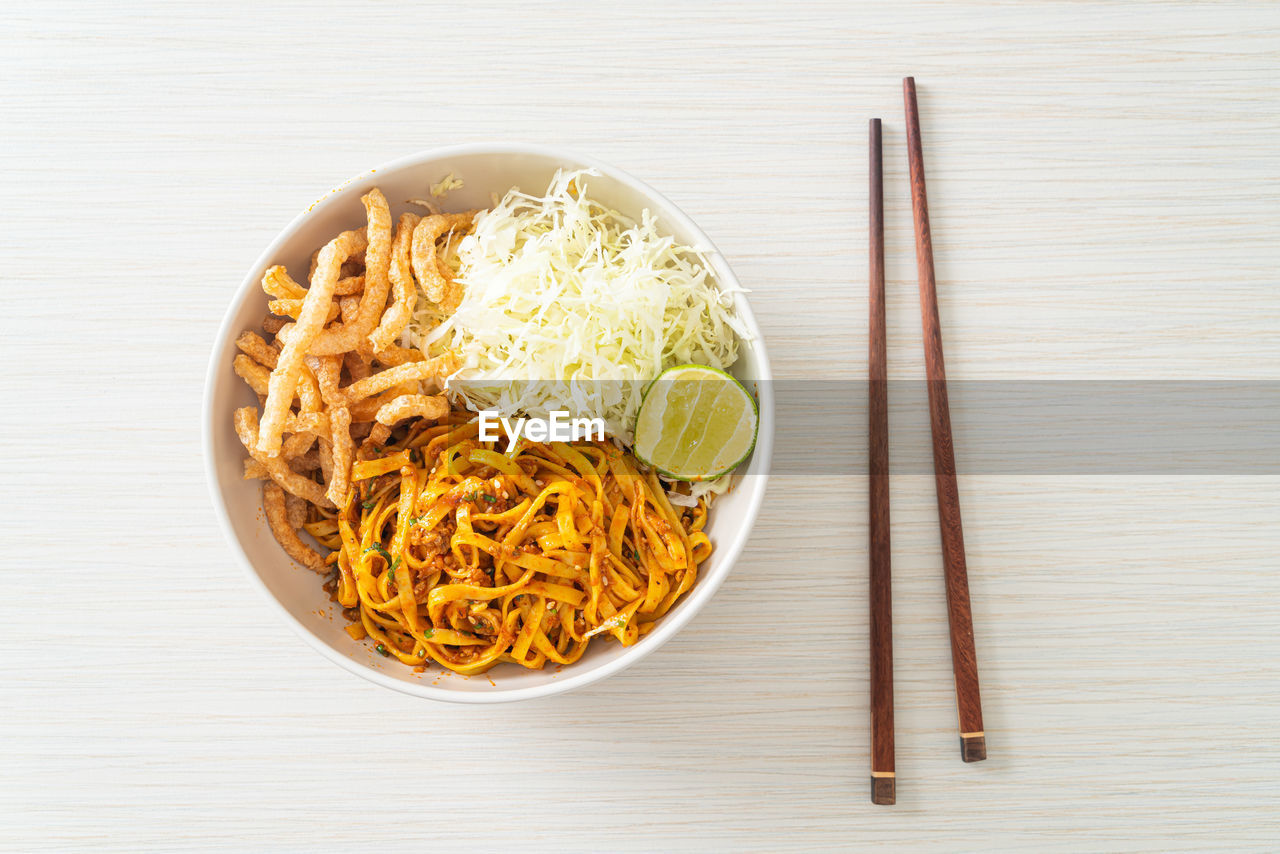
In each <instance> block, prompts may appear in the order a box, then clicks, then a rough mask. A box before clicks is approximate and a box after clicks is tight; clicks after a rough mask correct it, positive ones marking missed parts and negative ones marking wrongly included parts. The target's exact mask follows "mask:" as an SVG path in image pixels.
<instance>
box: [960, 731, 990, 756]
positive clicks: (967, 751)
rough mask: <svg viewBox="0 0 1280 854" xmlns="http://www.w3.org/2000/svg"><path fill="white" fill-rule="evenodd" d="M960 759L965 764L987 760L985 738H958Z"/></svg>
mask: <svg viewBox="0 0 1280 854" xmlns="http://www.w3.org/2000/svg"><path fill="white" fill-rule="evenodd" d="M960 758H961V759H963V760H964V761H965V762H981V761H982V760H984V759H986V758H987V736H986V735H985V734H983V735H962V736H960Z"/></svg>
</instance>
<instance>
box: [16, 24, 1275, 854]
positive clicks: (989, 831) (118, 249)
mask: <svg viewBox="0 0 1280 854" xmlns="http://www.w3.org/2000/svg"><path fill="white" fill-rule="evenodd" d="M907 74H913V75H914V76H915V77H916V80H917V82H918V85H919V88H920V100H921V110H922V113H923V116H924V138H925V147H926V151H925V156H926V162H927V166H928V174H929V178H930V182H929V192H930V202H931V213H932V216H933V226H934V230H935V233H936V236H935V251H936V254H937V264H938V279H939V282H940V285H939V288H940V295H941V296H940V302H941V315H942V322H943V327H944V331H945V335H946V344H947V350H946V355H947V361H948V368H949V371H950V375H951V377H952V379H953V380H967V379H1000V380H1015V381H1016V380H1039V379H1081V380H1088V379H1117V380H1132V381H1135V382H1141V381H1144V380H1149V379H1174V380H1192V379H1239V380H1258V381H1265V380H1273V381H1274V380H1280V279H1278V277H1277V270H1278V269H1280V6H1277V5H1275V4H1267V3H1215V4H1194V3H1150V4H1125V3H1096V4H1095V3H1050V4H1037V3H1025V4H1024V3H994V4H973V3H941V2H939V3H877V4H865V5H858V4H851V3H844V2H797V3H789V4H782V3H770V4H748V3H722V4H705V3H694V2H666V0H652V2H646V3H640V4H636V3H581V4H551V3H547V4H536V3H506V2H482V3H453V4H429V3H420V4H382V5H379V6H377V7H374V8H369V9H362V8H361V7H360V4H354V3H349V4H332V5H327V4H323V5H317V4H308V3H286V4H277V3H265V2H264V3H251V4H249V3H246V4H238V3H189V2H183V3H153V4H140V5H125V6H121V5H117V4H99V3H90V2H74V3H59V2H50V3H38V4H8V5H6V6H5V8H4V10H3V11H0V139H2V140H3V144H2V145H0V167H2V168H0V200H2V204H0V270H2V271H3V273H2V274H0V275H2V277H3V291H2V296H3V309H2V310H0V365H2V366H3V367H2V368H0V394H2V395H3V399H4V403H3V405H0V471H3V478H4V489H3V491H2V492H0V531H2V532H3V542H4V551H5V556H6V559H5V561H4V569H3V572H4V591H5V593H6V602H7V608H6V611H5V615H4V617H3V619H0V849H4V850H12V851H34V850H42V849H53V850H86V851H87V850H92V851H116V850H119V851H141V850H156V851H187V850H190V851H215V850H219V851H271V850H292V851H315V850H326V849H327V850H386V851H406V852H408V851H438V850H466V851H513V850H527V851H574V852H578V851H580V852H599V851H826V850H841V851H847V850H861V849H870V848H872V847H874V846H877V845H882V844H883V845H888V846H892V849H891V850H899V851H914V850H922V851H932V850H937V851H946V850H971V851H1101V850H1152V851H1155V850H1159V851H1173V850H1225V849H1255V850H1268V849H1270V850H1275V847H1276V845H1277V843H1280V739H1278V738H1277V733H1276V729H1277V725H1278V724H1280V615H1278V614H1277V607H1278V606H1280V476H1278V474H1277V472H1276V471H1275V470H1274V469H1269V468H1267V467H1262V468H1261V469H1260V471H1259V472H1257V473H1256V475H1253V476H1241V475H1238V474H1237V475H1226V474H1224V475H1222V476H1196V477H1191V476H1184V475H1178V474H1166V475H1159V474H1142V475H1137V474H1123V473H1121V474H1116V475H1113V476H1101V475H1089V476H1085V475H1070V474H1027V475H1009V474H1006V475H984V474H981V473H978V474H969V475H966V474H965V473H964V466H965V458H964V442H965V441H966V440H965V438H964V437H963V436H958V438H957V441H958V443H959V448H958V450H959V454H958V456H959V466H960V469H961V478H960V483H961V491H962V502H963V508H964V513H965V523H966V527H965V533H966V536H967V540H968V554H969V565H970V573H971V586H972V592H973V601H974V622H975V625H976V629H977V640H978V654H979V661H980V663H981V675H982V687H983V692H984V707H985V713H986V727H987V733H988V739H987V740H988V745H989V751H990V759H989V760H988V761H987V762H985V763H981V764H976V765H963V764H962V763H961V762H960V761H959V758H958V747H957V739H956V733H955V717H954V715H955V712H954V700H953V696H952V691H951V684H950V681H951V680H950V661H949V653H948V647H947V631H946V620H945V610H944V602H943V595H942V592H943V591H942V582H941V566H940V556H939V547H938V532H937V527H936V511H935V507H934V494H933V484H932V479H931V478H930V477H929V476H927V475H923V474H920V475H910V476H902V477H898V478H896V479H895V480H894V482H893V487H892V506H893V525H894V527H893V549H894V552H893V560H894V573H895V575H894V583H895V613H894V617H895V628H896V638H895V641H896V653H897V662H896V672H897V721H898V733H897V734H898V774H899V782H898V804H897V806H896V807H893V808H877V807H873V806H872V805H871V804H870V803H869V800H868V784H867V776H868V755H867V754H868V732H867V730H868V720H867V717H868V712H867V650H866V636H867V614H866V611H867V600H866V587H867V582H866V570H867V567H866V558H865V546H866V537H867V524H866V518H867V505H866V488H867V484H866V480H865V478H863V477H861V476H857V475H855V474H852V473H847V472H845V473H836V474H832V475H830V476H826V477H821V478H802V477H797V476H787V475H786V474H785V473H780V474H779V475H778V476H776V477H775V478H774V479H773V480H772V482H771V484H770V487H769V490H770V491H769V498H768V504H767V507H766V508H765V511H764V513H763V516H762V518H761V519H760V521H759V523H758V524H757V526H756V529H755V532H754V535H753V537H752V540H751V543H750V545H749V547H748V550H747V552H746V554H745V555H744V557H743V559H742V560H741V562H740V563H739V565H738V566H737V567H736V568H735V570H734V572H733V574H732V576H731V577H730V579H729V580H728V582H727V583H726V584H725V586H724V587H723V588H722V590H721V592H720V593H719V594H718V595H717V596H716V598H715V600H714V601H713V602H712V603H711V605H710V606H709V607H708V608H707V609H706V610H705V611H704V612H703V613H702V614H701V615H699V616H698V618H697V619H696V620H695V621H694V622H693V623H692V624H691V625H690V626H689V627H688V628H687V629H686V630H685V631H684V632H683V633H682V634H681V635H680V636H679V637H678V638H677V639H676V640H675V641H673V642H672V643H671V644H670V645H668V646H667V647H665V648H664V649H663V650H661V651H660V652H658V653H657V654H655V655H653V656H651V657H650V658H648V659H646V660H645V661H644V662H642V663H641V664H640V665H639V666H637V667H635V668H634V669H632V670H629V671H627V672H625V673H623V674H621V675H618V676H616V677H614V678H611V679H609V680H607V681H605V682H604V683H600V684H598V685H596V686H593V687H591V688H589V689H585V690H581V691H578V692H576V693H573V694H569V695H565V696H561V697H555V698H551V699H547V700H543V701H536V702H530V703H526V704H517V705H511V706H504V707H497V708H464V707H454V706H450V705H444V704H435V703H431V702H426V701H421V700H415V699H412V698H409V697H406V696H401V695H399V694H396V693H392V692H389V691H387V690H384V689H381V688H378V687H376V686H374V685H371V684H367V683H365V682H364V681H362V680H360V679H358V678H356V677H354V676H351V675H348V674H346V673H344V672H342V671H340V670H338V669H336V668H335V667H333V666H332V665H330V664H328V663H326V662H325V661H323V660H322V659H321V658H320V657H319V656H317V655H315V654H314V653H312V652H311V651H310V650H309V649H308V648H307V647H306V646H305V645H304V644H303V643H302V642H301V641H300V640H299V639H297V638H296V637H294V636H293V635H292V634H291V632H290V631H289V629H288V628H287V627H286V626H285V625H283V623H282V622H281V621H280V620H278V619H277V618H276V617H275V615H274V613H273V612H272V610H271V608H270V607H269V605H268V603H266V602H265V601H263V600H262V599H261V598H260V596H259V595H258V594H257V593H256V592H255V591H254V590H253V589H252V588H251V587H250V586H249V584H248V582H247V580H246V579H245V578H244V576H243V574H242V572H241V570H240V569H239V568H237V567H236V565H235V564H234V563H233V561H232V558H231V555H230V551H229V549H228V548H227V546H226V544H225V543H224V541H223V539H222V535H221V533H220V532H219V530H218V528H217V527H216V525H215V522H214V517H213V512H212V509H211V506H210V502H209V498H208V493H207V489H206V485H205V482H204V476H203V473H202V465H201V450H200V444H199V420H200V402H201V395H202V387H203V380H204V370H205V366H206V360H207V358H208V354H209V350H210V347H211V345H212V342H213V336H214V332H215V330H216V327H217V324H218V323H219V321H220V319H221V317H222V314H223V312H224V310H225V308H226V305H227V303H228V301H229V299H230V297H231V295H232V292H233V289H234V288H235V287H236V285H237V284H238V283H239V281H240V280H241V278H242V276H243V275H244V273H245V270H246V268H247V267H248V266H249V265H250V264H251V263H252V261H253V260H254V258H255V257H256V256H257V254H258V252H259V251H260V250H261V249H262V247H263V246H264V245H266V243H267V242H268V241H270V240H271V239H272V237H273V236H274V235H275V234H276V232H277V231H278V230H279V229H280V228H281V227H283V225H284V224H285V223H287V222H288V221H289V220H290V219H291V218H292V217H293V216H294V215H295V214H296V213H297V212H298V211H299V210H301V209H303V208H304V207H306V206H307V205H308V204H309V203H311V202H312V201H313V200H315V199H316V198H317V197H319V196H320V195H321V194H322V193H323V192H325V191H326V190H327V189H328V188H329V187H331V186H334V185H336V184H338V183H340V182H341V181H342V180H344V179H345V178H347V177H348V176H351V175H354V174H357V173H359V172H361V171H363V170H364V169H366V168H369V167H370V166H374V165H376V164H378V163H381V162H385V161H388V160H391V159H394V158H396V157H399V156H402V155H405V154H407V153H411V152H414V151H417V150H421V149H425V148H430V147H433V146H437V145H444V144H451V143H458V142H467V141H477V140H487V139H493V140H524V141H532V142H541V143H547V144H562V145H568V146H571V147H573V148H576V149H579V150H581V151H583V152H586V153H590V154H593V155H595V156H598V157H600V158H602V159H604V160H607V161H610V162H612V163H615V164H617V165H619V166H621V167H623V168H624V169H627V170H629V171H631V172H633V173H634V174H636V175H638V176H640V177H641V178H643V179H644V180H646V181H649V182H651V183H652V184H654V185H655V186H657V187H658V188H659V189H660V190H661V191H663V192H664V193H665V194H667V195H669V197H670V198H672V199H673V200H674V201H675V202H676V203H677V204H678V205H680V206H681V207H682V208H683V209H684V210H685V211H686V212H688V213H689V214H690V215H691V216H692V217H693V218H694V219H695V220H696V221H698V223H699V224H700V225H702V227H703V228H704V229H705V230H706V231H707V232H708V233H709V234H710V235H712V237H713V238H714V239H715V240H716V242H717V244H718V245H719V247H720V249H721V250H722V251H723V252H724V254H725V255H726V256H727V257H728V258H729V260H730V262H731V263H732V265H733V266H734V268H735V270H736V272H737V273H738V275H739V277H740V278H741V279H742V281H743V283H744V284H745V285H746V286H747V287H748V288H750V289H751V291H752V294H751V301H752V305H753V306H754V308H755V310H756V313H757V315H758V317H759V318H760V321H761V324H762V326H763V329H764V332H765V335H766V338H767V341H768V345H769V347H770V349H771V352H772V357H773V367H774V371H775V374H776V375H777V376H778V377H779V378H780V379H782V380H785V381H797V380H802V379H815V378H821V379H828V380H841V381H849V382H854V381H858V380H861V379H862V378H863V377H864V375H865V369H866V328H867V314H866V280H865V276H866V248H865V247H866V237H865V235H866V215H865V209H866V191H865V168H866V166H865V164H866V161H865V134H866V121H867V119H868V118H871V117H873V116H880V117H882V118H883V119H884V122H885V144H886V152H885V163H886V176H885V186H886V196H887V198H886V208H887V213H886V221H887V241H888V245H887V257H888V261H887V264H888V274H889V281H888V311H889V364H890V371H891V375H892V376H893V377H895V378H898V379H915V378H919V377H921V376H922V372H923V366H922V361H921V346H920V322H919V314H918V307H917V297H916V291H915V279H914V276H915V268H914V255H913V249H912V239H911V225H910V211H909V204H908V193H907V187H906V174H905V166H906V156H905V149H904V145H903V135H902V100H901V89H900V81H901V78H902V77H903V76H904V75H907ZM1262 387H1264V388H1266V386H1262ZM1272 393H1274V391H1272ZM953 405H961V404H957V403H956V402H954V401H953ZM913 411H915V412H920V411H922V410H921V409H920V407H917V408H916V409H915V410H913ZM779 415H780V418H781V421H782V423H783V425H784V427H783V433H782V435H781V436H780V437H779V441H780V442H783V441H785V440H786V439H787V437H788V433H787V431H786V426H785V425H786V424H787V418H788V415H789V413H788V412H786V411H783V412H780V413H779ZM904 417H908V416H904ZM909 417H917V416H915V415H911V416H909ZM898 426H899V425H897V424H895V434H894V435H898V432H897V428H898ZM863 431H865V425H864V423H862V422H861V421H858V422H855V423H850V424H842V425H834V426H833V435H834V436H836V437H839V436H840V435H841V434H842V433H844V432H848V433H850V434H851V436H850V438H849V441H850V442H854V441H855V439H854V438H853V437H854V436H857V437H860V436H861V435H862V434H863ZM856 441H861V440H860V439H857V440H856ZM831 447H837V448H838V447H840V446H839V445H838V444H835V445H832V446H831ZM828 450H829V449H828ZM902 450H903V449H902V448H901V447H900V445H898V444H894V445H893V446H892V452H893V453H894V454H898V453H899V452H900V451H902ZM817 452H825V450H824V449H821V448H819V449H815V453H817Z"/></svg>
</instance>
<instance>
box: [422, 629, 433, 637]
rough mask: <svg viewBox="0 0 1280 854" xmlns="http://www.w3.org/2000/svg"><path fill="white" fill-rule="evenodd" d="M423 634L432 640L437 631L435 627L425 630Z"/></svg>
mask: <svg viewBox="0 0 1280 854" xmlns="http://www.w3.org/2000/svg"><path fill="white" fill-rule="evenodd" d="M422 636H423V637H424V638H426V639H428V640H430V639H431V638H433V637H435V636H436V631H435V629H427V630H426V631H425V632H423V633H422Z"/></svg>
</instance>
